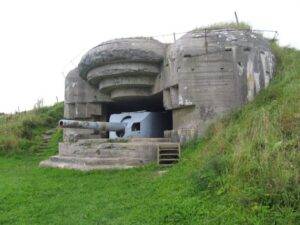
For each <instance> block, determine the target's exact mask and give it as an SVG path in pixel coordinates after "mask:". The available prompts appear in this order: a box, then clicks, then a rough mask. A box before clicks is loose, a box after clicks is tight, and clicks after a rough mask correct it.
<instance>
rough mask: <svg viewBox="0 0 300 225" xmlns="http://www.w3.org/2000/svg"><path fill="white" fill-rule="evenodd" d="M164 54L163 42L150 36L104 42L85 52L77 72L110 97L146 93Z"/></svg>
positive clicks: (136, 95)
mask: <svg viewBox="0 0 300 225" xmlns="http://www.w3.org/2000/svg"><path fill="white" fill-rule="evenodd" d="M163 58H164V45H163V44H162V43H160V42H158V41H156V40H154V39H152V38H125V39H116V40H112V41H109V42H105V43H103V44H100V45H98V46H96V47H95V48H93V49H91V50H90V51H88V52H87V54H85V55H84V56H83V57H82V59H81V61H80V63H79V66H78V69H79V71H80V76H81V77H82V78H83V79H85V80H87V81H88V82H89V83H90V84H92V85H94V86H97V87H98V88H99V90H100V92H102V93H105V94H109V95H110V97H111V98H112V99H113V100H117V99H121V98H123V99H124V98H132V97H141V96H148V95H149V94H150V92H151V88H152V87H153V85H154V82H155V78H156V76H157V75H158V73H159V68H160V64H161V62H162V61H163Z"/></svg>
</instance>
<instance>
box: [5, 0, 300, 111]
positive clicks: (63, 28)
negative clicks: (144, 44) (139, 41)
mask: <svg viewBox="0 0 300 225" xmlns="http://www.w3.org/2000/svg"><path fill="white" fill-rule="evenodd" d="M299 8H300V1H299V0H285V1H275V0H273V1H266V0H265V1H262V0H260V1H257V0H251V1H250V0H248V1H243V0H239V1H231V0H226V1H222V0H220V1H215V0H206V1H202V0H194V1H193V0H184V1H176V0H170V1H167V0H165V1H164V0H151V1H143V0H127V1H126V0H119V1H117V0H107V1H105V0H103V1H100V0H98V1H93V0H82V1H81V0H78V1H76V0H70V1H69V0H49V1H46V0H44V1H43V0H26V1H24V0H19V1H18V0H7V1H4V0H2V1H1V2H0V29H1V35H0V65H1V66H0V79H1V80H0V112H6V113H10V112H15V111H17V110H18V109H19V110H20V111H23V110H28V109H32V108H33V106H34V104H35V103H36V102H37V101H38V99H43V101H44V104H45V105H51V104H53V103H54V102H56V98H58V100H59V101H63V97H64V76H65V75H66V74H67V72H68V71H69V70H70V69H72V68H73V67H75V66H76V64H77V63H78V60H79V59H80V57H81V56H82V54H84V52H85V51H87V50H88V49H90V48H92V47H93V46H95V45H97V44H99V43H101V42H103V41H106V40H109V39H113V38H120V37H130V36H157V35H164V34H171V33H173V32H177V33H180V32H185V31H189V30H191V29H193V28H195V27H199V26H204V25H209V24H212V23H216V22H228V21H233V20H234V11H237V13H238V17H239V20H240V21H244V22H247V23H249V24H250V25H252V27H253V28H254V29H268V30H277V31H278V32H279V39H280V43H281V44H282V45H291V46H293V47H296V48H298V49H299V48H300V29H299V22H300V13H299ZM168 39H170V37H167V36H166V37H160V40H163V41H164V40H165V41H167V40H168Z"/></svg>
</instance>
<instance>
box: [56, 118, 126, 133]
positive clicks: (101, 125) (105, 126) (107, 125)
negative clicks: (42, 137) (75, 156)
mask: <svg viewBox="0 0 300 225" xmlns="http://www.w3.org/2000/svg"><path fill="white" fill-rule="evenodd" d="M58 124H59V126H60V127H61V128H79V129H93V130H95V131H99V132H100V131H124V130H125V124H124V123H112V122H93V121H79V120H60V121H59V122H58Z"/></svg>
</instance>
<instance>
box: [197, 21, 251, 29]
mask: <svg viewBox="0 0 300 225" xmlns="http://www.w3.org/2000/svg"><path fill="white" fill-rule="evenodd" d="M218 29H238V30H251V29H252V28H251V26H250V25H249V24H247V23H244V22H241V23H235V22H228V23H215V24H211V25H209V26H204V27H197V28H195V29H193V31H202V30H218Z"/></svg>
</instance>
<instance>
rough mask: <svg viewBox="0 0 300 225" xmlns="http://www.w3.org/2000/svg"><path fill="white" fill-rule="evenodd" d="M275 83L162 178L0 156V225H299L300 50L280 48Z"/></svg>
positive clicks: (152, 169) (150, 171) (146, 171)
mask: <svg viewBox="0 0 300 225" xmlns="http://www.w3.org/2000/svg"><path fill="white" fill-rule="evenodd" d="M275 50H276V53H277V56H278V65H279V66H278V68H277V76H276V78H275V79H274V80H273V81H272V83H271V85H270V87H269V88H268V89H267V90H265V91H262V93H261V94H260V95H259V96H258V97H257V98H256V99H255V101H254V102H252V103H250V104H248V105H247V106H246V107H245V108H244V109H243V110H241V111H238V112H235V113H233V114H232V115H230V116H228V117H226V118H224V119H222V120H220V121H218V122H217V123H215V124H214V125H213V126H212V127H211V128H210V129H209V131H208V133H207V135H206V137H204V138H203V139H201V140H198V141H196V142H194V143H191V144H190V145H188V146H186V147H185V149H184V154H183V159H182V160H181V162H180V163H179V164H178V165H176V166H174V167H173V168H172V169H170V170H169V171H167V172H166V173H165V174H164V175H163V176H160V175H159V173H158V171H159V169H158V168H157V167H156V166H155V165H150V166H147V167H145V168H138V169H131V170H125V171H118V170H114V171H94V172H89V173H81V172H77V171H71V170H57V169H40V168H38V163H39V161H40V160H41V159H44V158H47V157H48V156H49V155H51V154H53V152H54V151H56V150H57V149H56V148H57V140H58V139H59V138H60V134H59V133H55V135H54V136H53V139H52V141H51V143H50V145H49V152H45V153H44V155H36V154H35V153H30V154H28V155H24V154H22V155H18V154H17V155H12V156H1V157H0V224H297V223H298V224H299V221H300V213H299V202H300V201H299V200H300V190H299V187H300V185H299V182H300V180H299V168H300V140H299V137H300V122H299V121H300V94H299V90H300V63H299V62H300V52H299V51H296V50H293V49H288V48H285V49H279V48H278V47H276V46H275Z"/></svg>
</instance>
